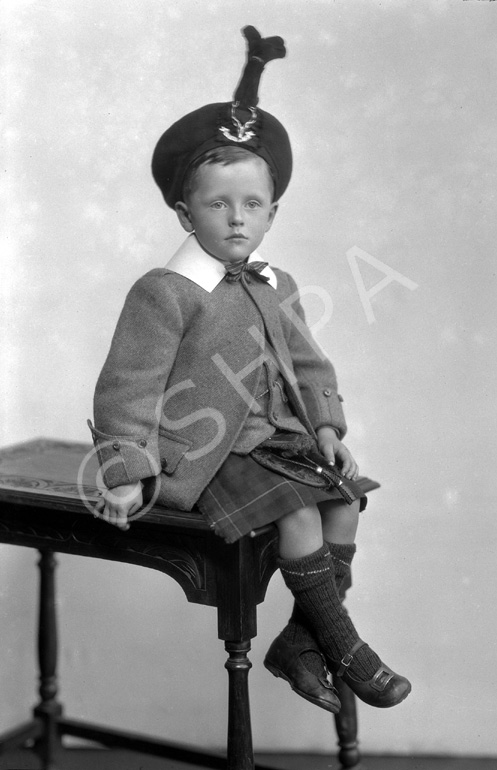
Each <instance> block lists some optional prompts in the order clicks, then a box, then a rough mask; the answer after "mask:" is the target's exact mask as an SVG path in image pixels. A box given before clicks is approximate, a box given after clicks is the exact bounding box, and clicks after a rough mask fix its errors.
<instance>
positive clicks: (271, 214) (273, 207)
mask: <svg viewBox="0 0 497 770" xmlns="http://www.w3.org/2000/svg"><path fill="white" fill-rule="evenodd" d="M278 205H279V204H278V203H272V204H271V208H270V209H269V216H268V219H267V225H266V233H267V232H268V230H270V229H271V225H272V224H273V222H274V218H275V216H276V212H277V211H278Z"/></svg>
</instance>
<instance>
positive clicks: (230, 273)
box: [225, 259, 269, 283]
mask: <svg viewBox="0 0 497 770" xmlns="http://www.w3.org/2000/svg"><path fill="white" fill-rule="evenodd" d="M267 266H268V263H267V262H247V261H246V260H245V259H241V260H240V261H239V262H233V263H232V264H230V265H229V267H227V268H226V275H225V278H226V280H227V281H228V283H234V282H235V281H240V280H241V281H242V283H245V281H246V282H247V283H250V282H251V278H255V279H256V280H257V281H262V282H263V283H267V282H268V281H269V278H268V276H267V275H261V271H262V270H264V268H265V267H267Z"/></svg>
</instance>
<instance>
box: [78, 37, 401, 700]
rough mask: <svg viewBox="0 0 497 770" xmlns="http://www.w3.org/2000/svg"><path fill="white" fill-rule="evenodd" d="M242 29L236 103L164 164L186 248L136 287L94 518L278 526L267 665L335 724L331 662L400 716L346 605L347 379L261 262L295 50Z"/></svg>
mask: <svg viewBox="0 0 497 770" xmlns="http://www.w3.org/2000/svg"><path fill="white" fill-rule="evenodd" d="M244 32H245V35H246V37H247V40H248V44H249V56H248V63H247V66H246V69H245V73H244V76H243V78H242V81H241V83H240V85H239V86H238V89H237V92H236V94H235V101H234V103H233V104H224V103H222V104H213V105H207V106H206V107H203V108H201V109H200V110H196V111H195V112H193V113H190V114H189V115H187V116H186V117H185V118H182V119H181V120H180V121H178V122H177V123H175V124H174V125H173V126H172V127H171V128H170V129H168V131H166V132H165V134H164V135H163V136H162V137H161V139H160V140H159V143H158V145H157V148H156V150H155V153H154V159H153V173H154V177H155V179H156V181H157V183H158V184H159V187H160V188H161V191H162V193H163V195H164V198H165V200H166V202H167V203H168V205H169V206H171V207H174V209H175V211H176V214H177V216H178V219H179V221H180V223H181V225H182V227H183V229H184V230H185V231H186V232H187V233H188V234H189V235H188V238H187V240H186V242H185V243H184V244H183V245H182V246H181V247H180V249H179V250H178V251H177V252H176V254H175V255H174V256H173V257H172V259H171V260H170V261H169V262H168V264H167V267H166V268H161V269H156V270H152V271H150V272H149V273H147V274H146V275H145V276H144V277H143V278H141V279H140V280H139V281H138V282H137V283H136V284H135V286H134V287H133V288H132V289H131V291H130V293H129V295H128V297H127V299H126V303H125V306H124V309H123V311H122V314H121V317H120V319H119V322H118V325H117V328H116V332H115V334H114V338H113V341H112V345H111V349H110V352H109V355H108V358H107V360H106V362H105V365H104V368H103V370H102V373H101V375H100V378H99V381H98V383H97V388H96V394H95V428H93V426H92V434H93V438H94V441H95V445H96V447H97V450H98V454H99V459H100V461H101V463H102V465H103V468H104V478H105V481H106V485H107V486H108V487H109V489H108V491H107V492H106V493H105V494H104V495H103V499H102V500H101V501H100V503H99V504H98V505H97V507H96V511H97V514H98V515H100V516H101V518H103V519H105V520H106V521H108V522H109V523H111V524H114V525H116V526H118V527H120V528H122V529H127V528H128V527H129V523H128V517H132V516H133V514H135V513H136V512H137V511H139V510H140V508H141V507H142V505H143V501H144V499H150V497H151V496H154V498H155V499H156V500H157V502H158V503H159V504H163V505H167V506H169V507H173V508H174V507H175V508H181V509H185V510H191V509H192V508H193V507H194V506H197V508H198V509H200V511H201V512H202V513H203V514H204V515H205V516H206V518H207V520H208V521H209V523H210V525H211V527H212V528H213V529H214V531H215V532H216V533H217V534H219V535H220V536H221V537H223V538H224V539H225V540H226V541H227V542H228V543H229V542H233V541H235V540H237V539H238V538H240V537H242V536H245V535H247V534H248V533H250V532H251V531H252V530H253V529H254V528H256V527H258V526H261V525H263V524H267V523H268V522H274V523H275V524H276V526H277V528H278V532H279V556H280V561H279V566H280V568H281V571H282V574H283V577H284V580H285V582H286V584H287V586H288V587H289V588H290V590H291V592H292V593H293V595H294V597H295V607H294V611H293V614H292V617H291V618H290V621H289V623H288V625H287V626H286V627H285V629H284V630H283V631H282V632H281V634H280V635H279V636H278V637H277V638H276V639H275V641H274V642H273V644H272V645H271V648H270V650H269V652H268V654H267V656H266V659H265V665H266V667H267V668H268V669H269V670H270V671H271V672H272V673H273V674H274V675H275V676H281V677H283V678H284V679H286V680H287V681H288V682H289V683H290V685H291V686H292V688H293V689H294V690H295V691H296V692H297V693H298V694H300V695H301V696H302V697H304V698H306V699H307V700H309V701H311V702H312V703H315V704H316V705H318V706H320V707H322V708H325V709H327V710H328V711H331V712H333V713H336V712H337V711H338V709H339V708H340V703H339V700H338V697H337V694H336V691H335V690H334V688H332V687H331V685H330V684H329V681H328V676H327V670H326V667H325V664H326V666H327V668H328V669H330V670H331V671H332V672H334V673H335V674H337V675H339V676H343V678H344V680H345V681H346V682H347V683H348V684H349V686H350V687H351V688H352V689H353V691H354V692H355V693H356V694H357V695H358V696H359V697H360V698H361V699H362V700H364V701H365V702H366V703H369V704H371V705H374V706H378V707H388V706H393V705H396V704H397V703H399V702H400V701H402V700H403V699H404V698H405V697H406V696H407V695H408V693H409V691H410V684H409V682H408V681H407V680H406V679H405V678H404V677H401V676H399V675H397V674H395V673H394V672H393V671H392V670H391V669H389V668H388V667H386V666H384V665H383V663H382V662H381V660H380V659H379V657H378V656H377V655H376V653H374V652H373V651H372V650H371V649H370V648H369V647H368V645H366V644H364V642H362V641H361V640H360V639H359V637H358V635H357V632H356V630H355V628H354V626H353V624H352V622H351V620H350V618H349V616H348V615H347V613H346V612H345V610H344V609H343V608H342V605H341V602H340V599H339V596H338V589H339V587H340V583H341V581H342V580H343V579H344V577H345V576H346V575H347V574H348V570H349V567H350V563H351V560H352V558H353V555H354V552H355V545H354V538H355V533H356V528H357V523H358V516H359V511H360V509H361V502H362V503H363V504H364V501H361V500H359V499H357V498H358V495H357V494H354V491H357V490H356V489H355V487H354V483H353V480H354V479H355V478H357V475H358V468H357V464H356V462H355V460H354V459H353V457H352V455H351V453H350V452H349V450H348V449H347V448H346V447H345V445H344V444H343V443H342V441H341V439H342V438H343V436H344V434H345V431H346V424H345V420H344V416H343V411H342V407H341V399H340V397H339V396H338V394H337V385H336V377H335V372H334V369H333V367H332V365H331V363H330V362H329V361H328V360H327V359H325V358H324V357H323V356H322V354H320V353H319V352H318V349H317V347H316V345H315V344H313V342H312V340H311V338H310V335H309V333H307V332H306V331H305V327H304V326H303V321H304V314H303V311H302V308H301V306H300V303H299V302H298V294H297V290H296V285H295V283H294V281H293V279H292V278H291V277H290V276H289V275H288V274H287V273H285V272H283V271H281V270H277V269H274V270H272V269H271V268H270V267H269V266H268V265H267V263H265V262H262V261H261V260H260V258H259V257H258V255H257V252H256V250H257V248H258V247H259V245H260V244H261V242H262V240H263V238H264V235H265V233H266V232H267V231H268V230H269V229H270V227H271V226H272V223H273V221H274V218H275V215H276V212H277V208H278V200H279V198H280V197H281V195H282V193H283V192H284V190H285V188H286V186H287V184H288V181H289V179H290V173H291V150H290V144H289V140H288V136H287V134H286V131H285V129H284V128H283V126H282V125H281V124H280V123H279V122H278V121H277V120H276V119H275V118H273V117H272V116H271V115H269V114H268V113H265V112H263V111H262V110H257V109H256V105H257V86H258V81H259V78H260V75H261V73H262V69H263V67H264V65H265V63H266V62H267V61H269V60H270V59H272V58H276V57H280V56H284V53H285V51H284V47H283V42H282V41H281V39H280V38H268V39H264V40H262V39H261V38H260V36H259V34H258V33H257V32H256V30H254V29H253V28H251V27H248V28H246V29H245V30H244ZM261 450H262V451H261ZM275 453H276V455H277V457H278V458H279V460H278V462H280V461H281V459H282V458H283V465H284V460H285V458H288V457H291V458H294V459H295V458H297V461H301V464H302V463H303V464H304V465H305V463H306V461H307V460H308V459H309V458H316V457H317V458H318V460H321V461H322V465H321V466H319V465H318V466H317V475H318V476H319V475H320V474H321V475H323V474H325V475H326V469H325V468H324V465H326V463H328V464H329V466H331V467H332V466H334V465H335V463H337V464H338V466H339V467H340V470H341V474H342V478H341V480H339V481H338V486H337V487H334V486H333V485H328V486H327V487H323V486H321V487H318V486H316V485H312V482H310V483H308V476H306V475H304V476H302V478H301V479H299V477H297V478H295V476H292V474H288V473H286V471H285V468H284V467H283V468H282V467H280V465H278V464H276V466H274V464H273V465H271V462H270V463H269V466H268V465H267V456H268V455H269V458H270V459H271V457H273V458H274V456H275ZM305 473H307V470H306V471H305ZM315 475H316V474H315ZM340 485H342V486H343V488H347V486H348V485H349V486H350V489H349V492H350V497H349V501H348V502H347V503H346V502H344V500H343V497H342V495H341V494H339V491H343V489H342V490H340ZM337 490H339V491H337Z"/></svg>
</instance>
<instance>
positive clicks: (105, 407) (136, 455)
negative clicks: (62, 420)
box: [89, 271, 183, 488]
mask: <svg viewBox="0 0 497 770" xmlns="http://www.w3.org/2000/svg"><path fill="white" fill-rule="evenodd" d="M162 276H163V273H162V271H151V272H150V273H147V275H145V276H143V278H141V279H140V280H139V281H137V283H136V284H135V285H134V286H133V288H132V289H131V291H130V292H129V294H128V296H127V298H126V301H125V304H124V307H123V310H122V312H121V315H120V318H119V321H118V323H117V327H116V330H115V333H114V336H113V339H112V343H111V347H110V351H109V354H108V356H107V359H106V361H105V364H104V367H103V369H102V372H101V373H100V376H99V378H98V381H97V385H96V389H95V397H94V420H95V427H93V426H92V425H91V423H89V424H90V429H91V432H92V436H93V441H94V444H95V447H96V450H97V454H98V459H99V462H100V465H101V468H102V472H103V477H104V481H105V484H106V485H107V486H108V487H109V488H112V487H116V486H120V485H122V484H130V483H134V482H136V481H139V480H140V479H144V478H148V477H151V476H157V475H158V474H159V473H160V470H161V468H160V459H159V446H158V430H159V423H160V418H161V407H162V402H163V397H164V392H165V389H166V385H167V380H168V377H169V373H170V371H171V368H172V365H173V363H174V359H175V357H176V353H177V350H178V346H179V344H180V341H181V337H182V333H183V320H182V314H181V312H180V307H179V303H178V301H177V298H176V297H175V295H174V292H172V291H167V283H166V281H164V280H163V279H162Z"/></svg>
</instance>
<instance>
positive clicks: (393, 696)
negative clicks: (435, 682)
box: [326, 639, 411, 709]
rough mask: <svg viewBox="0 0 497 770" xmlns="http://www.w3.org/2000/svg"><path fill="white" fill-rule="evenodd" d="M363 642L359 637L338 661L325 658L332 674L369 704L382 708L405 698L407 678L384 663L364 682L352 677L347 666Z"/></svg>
mask: <svg viewBox="0 0 497 770" xmlns="http://www.w3.org/2000/svg"><path fill="white" fill-rule="evenodd" d="M364 644H366V643H365V642H363V641H362V640H361V639H359V640H358V641H357V642H356V643H355V644H354V646H353V647H352V649H351V650H350V652H348V653H347V654H346V655H344V656H343V658H342V660H341V661H340V663H337V662H336V661H334V660H331V659H330V658H327V659H326V662H327V664H328V666H329V668H330V670H331V671H332V672H333V675H334V676H339V677H341V678H342V679H343V681H344V682H345V684H347V685H348V686H349V687H350V689H351V690H352V692H353V693H355V695H357V697H358V698H360V699H361V700H362V701H364V703H367V704H368V705H369V706H376V708H383V709H386V708H390V707H391V706H396V705H397V704H398V703H401V702H402V701H403V700H404V698H407V696H408V695H409V693H410V692H411V683H410V682H409V680H408V679H406V678H405V677H403V676H400V674H396V673H395V671H392V669H391V668H389V667H388V666H385V664H384V663H382V664H381V666H380V667H379V669H378V671H376V673H375V674H374V675H373V676H372V677H371V679H369V680H368V681H366V682H361V681H359V680H358V679H354V677H353V676H352V674H351V673H350V672H349V666H350V664H351V663H352V661H353V659H354V655H355V654H356V652H357V651H358V650H359V649H360V648H361V647H363V645H364Z"/></svg>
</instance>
